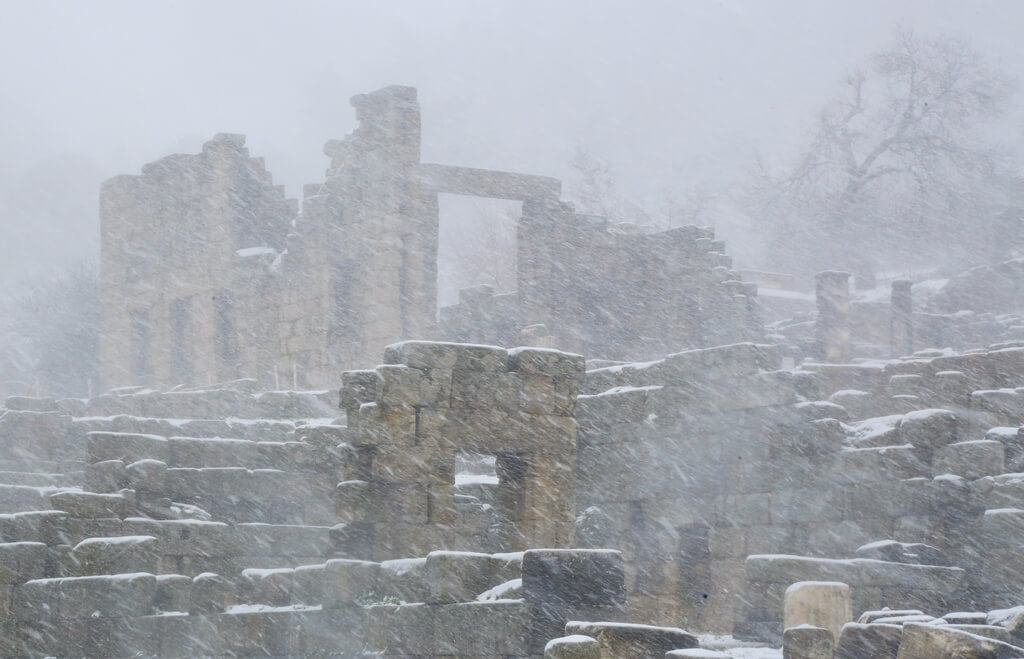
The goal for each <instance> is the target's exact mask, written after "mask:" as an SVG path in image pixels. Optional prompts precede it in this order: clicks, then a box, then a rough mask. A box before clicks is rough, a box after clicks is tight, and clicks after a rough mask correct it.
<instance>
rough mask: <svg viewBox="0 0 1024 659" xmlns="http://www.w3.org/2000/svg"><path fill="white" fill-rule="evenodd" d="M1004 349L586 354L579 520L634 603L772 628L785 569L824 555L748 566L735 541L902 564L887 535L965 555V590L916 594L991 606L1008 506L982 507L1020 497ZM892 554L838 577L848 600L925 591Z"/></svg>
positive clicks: (1011, 371) (771, 549) (764, 548)
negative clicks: (836, 354)
mask: <svg viewBox="0 0 1024 659" xmlns="http://www.w3.org/2000/svg"><path fill="white" fill-rule="evenodd" d="M1022 355H1024V349H1021V348H1010V349H1001V350H993V351H990V352H987V353H980V354H971V355H963V356H945V357H932V358H925V357H921V358H918V359H914V360H907V361H897V362H889V363H886V364H879V365H863V366H858V365H849V366H842V365H835V366H832V365H827V364H821V365H813V364H812V365H806V366H804V367H803V368H802V369H800V370H796V371H774V370H772V369H774V368H775V366H776V365H777V361H778V356H777V353H775V351H774V350H773V349H772V348H770V347H768V346H756V345H752V344H748V345H737V346H726V347H721V348H715V349H710V350H703V351H691V352H684V353H679V354H676V355H670V356H669V357H667V358H665V359H663V360H658V361H655V362H649V363H643V364H626V365H619V366H613V367H605V368H600V369H595V370H591V371H588V373H587V379H586V381H585V385H584V391H585V395H583V396H581V397H580V400H579V403H578V405H579V415H578V417H579V423H580V442H579V462H578V479H579V481H578V482H579V485H578V488H577V507H578V508H579V510H580V511H581V517H580V520H579V524H580V526H579V528H578V530H577V534H578V537H579V539H580V541H581V542H583V543H584V544H587V543H592V545H591V546H608V547H615V548H618V549H620V550H622V551H623V553H624V557H625V560H626V566H627V568H626V569H627V582H626V583H627V591H628V592H629V594H630V598H631V599H630V603H631V604H630V609H629V612H630V615H635V616H637V617H636V618H634V620H641V619H642V620H646V621H652V622H655V623H660V624H670V623H675V624H677V623H679V622H680V621H681V622H683V624H685V625H689V626H692V627H694V628H698V629H710V630H718V631H729V630H731V629H733V628H734V625H735V630H736V633H737V634H738V635H746V636H749V637H753V638H761V639H773V640H778V638H779V635H781V631H782V629H781V596H782V592H783V591H784V590H785V587H787V586H788V585H789V583H792V582H791V581H790V582H788V583H784V582H786V581H787V579H788V578H789V577H800V578H799V579H796V580H808V579H811V580H814V579H822V578H824V577H821V576H820V575H821V574H824V571H821V570H819V571H815V570H813V569H811V570H808V571H807V572H806V573H802V574H795V573H794V574H790V575H788V576H787V577H786V578H780V579H778V580H774V581H773V580H768V581H766V580H765V579H762V578H760V577H759V576H758V575H757V574H754V573H751V571H750V564H749V561H748V559H747V557H748V556H750V555H752V554H800V555H803V556H808V557H817V558H822V559H825V558H836V559H845V558H872V559H875V560H884V561H888V562H894V561H895V562H908V561H909V559H907V558H906V557H904V556H901V555H897V554H896V553H894V552H895V550H894V549H893V546H895V544H898V543H910V544H914V543H917V544H927V545H929V546H931V547H933V548H934V549H935V552H936V553H935V554H934V555H930V557H929V558H925V559H923V561H924V562H927V561H929V560H933V559H935V557H936V556H938V557H940V558H939V559H938V560H941V562H942V564H943V565H956V566H960V567H963V568H964V569H966V571H967V573H966V577H965V578H964V580H963V588H959V589H958V588H955V587H953V588H947V587H946V586H943V587H941V588H938V587H936V588H934V589H933V590H932V591H929V590H928V588H927V587H926V586H925V585H924V582H923V581H922V582H921V585H920V586H919V589H920V590H921V592H930V593H932V595H934V597H932V599H931V600H927V601H929V602H930V603H931V608H932V610H937V609H936V608H935V607H941V606H948V605H951V604H952V603H953V602H959V603H960V604H961V605H963V606H972V605H974V603H975V602H978V603H982V602H984V603H986V604H988V605H989V606H990V608H991V606H1009V605H1010V600H1012V596H1009V595H1007V593H1008V590H1012V589H1013V588H1016V587H1017V585H1016V584H1017V583H1018V580H1017V578H1016V577H1010V576H1009V574H1008V571H1011V570H1012V568H1006V569H1003V568H1001V567H1000V566H1001V565H1005V564H1007V559H1006V547H1007V546H1008V545H1007V541H1005V540H1002V539H1000V536H1001V535H1006V534H1009V532H1008V531H1007V532H1005V533H1004V532H998V533H997V532H995V531H992V532H985V529H987V528H992V529H995V528H996V526H998V525H1000V524H1003V523H1005V524H1006V525H1007V527H1008V528H1013V524H1015V523H1016V522H1015V520H1016V518H1015V517H1013V515H1012V514H1010V513H1001V512H994V510H995V511H998V509H999V508H1003V507H1008V506H1009V507H1013V506H1014V505H1016V504H1014V503H1011V502H1014V501H1016V502H1018V503H1019V500H1017V499H1015V497H1016V496H1017V489H1016V487H1017V486H1016V483H1017V482H1018V479H1017V477H1016V476H1014V475H1010V474H1013V473H1015V472H1016V471H1017V470H1019V469H1020V458H1019V457H1018V456H1019V455H1020V448H1019V447H1018V442H1019V441H1020V440H1019V430H1018V429H1019V427H1020V425H1021V423H1022V422H1024V416H1022V414H1024V406H1022V402H1024V398H1022V396H1021V390H1020V389H1019V388H1013V386H1012V385H1014V384H1015V383H1016V384H1018V385H1019V383H1020V382H1021V381H1022V380H1021V375H1020V373H1022V372H1024V371H1022V370H1021V369H1020V364H1019V362H1020V360H1021V359H1022ZM911 392H913V393H911ZM936 407H947V408H949V409H932V408H936ZM882 415H889V416H882ZM993 427H995V428H997V430H990V429H991V428H993ZM998 428H1005V430H998ZM1006 472H1010V474H1006ZM947 474H953V476H947ZM1004 474H1006V475H1004ZM968 492H974V493H975V494H973V495H970V496H969V495H968ZM1003 496H1005V498H1002V497H1003ZM986 511H988V512H986ZM1001 515H1009V516H1008V517H1002V516H1001ZM1011 537H1016V536H1013V535H1012V534H1011ZM879 542H880V543H882V545H878V546H885V547H888V548H889V549H887V550H886V551H884V552H883V551H881V550H879V549H877V548H873V543H879ZM1011 542H1012V541H1011ZM887 543H890V544H887ZM892 543H895V544H892ZM1009 564H1014V563H1012V562H1010V563H1009ZM897 572H898V570H897V569H896V568H892V567H886V568H885V569H883V570H882V574H884V575H889V576H891V577H892V579H893V580H892V581H891V582H889V583H888V587H887V588H875V589H873V590H871V589H869V590H864V589H863V588H862V587H861V586H863V585H864V583H866V582H863V581H854V582H853V583H851V585H853V586H854V591H855V594H856V601H857V603H858V605H861V606H865V607H866V606H872V607H881V606H883V605H888V606H913V605H923V604H922V602H925V601H926V599H925V598H924V596H921V595H918V591H915V590H914V589H912V588H911V589H908V588H907V587H906V586H901V585H900V584H901V583H902V582H901V581H900V579H902V577H899V575H898V574H897ZM919 572H922V573H923V572H925V571H924V570H920V571H919ZM992 574H995V575H997V576H996V578H994V579H993V577H992V576H991V575H992ZM816 575H817V576H816ZM880 578H882V579H884V578H889V577H880ZM910 578H912V579H914V578H918V577H913V576H911V577H910ZM918 579H919V578H918ZM877 580H878V579H876V582H877ZM919 581H920V579H919ZM938 581H942V580H941V579H940V580H938ZM945 581H950V580H948V579H947V580H945ZM872 583H873V584H874V585H878V584H877V583H875V582H872ZM931 583H937V582H936V580H934V579H933V580H932V581H931ZM1005 584H1010V585H1006V586H1004V585H1005ZM968 593H969V595H968ZM738 594H739V595H738ZM939 595H941V597H940V596H939ZM973 598H976V599H973ZM772 611H775V612H777V613H778V615H779V617H778V618H774V617H772V616H773V615H775V614H772V613H771V612H772Z"/></svg>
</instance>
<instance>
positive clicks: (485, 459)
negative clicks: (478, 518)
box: [455, 451, 498, 504]
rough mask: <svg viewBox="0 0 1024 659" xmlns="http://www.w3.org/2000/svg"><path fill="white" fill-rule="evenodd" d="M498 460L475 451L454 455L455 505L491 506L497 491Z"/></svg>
mask: <svg viewBox="0 0 1024 659" xmlns="http://www.w3.org/2000/svg"><path fill="white" fill-rule="evenodd" d="M497 464H498V458H497V456H495V455H490V454H487V453H480V452H477V451H459V452H458V453H456V454H455V496H456V503H480V504H492V503H493V502H494V497H495V493H496V492H497V489H498V473H497Z"/></svg>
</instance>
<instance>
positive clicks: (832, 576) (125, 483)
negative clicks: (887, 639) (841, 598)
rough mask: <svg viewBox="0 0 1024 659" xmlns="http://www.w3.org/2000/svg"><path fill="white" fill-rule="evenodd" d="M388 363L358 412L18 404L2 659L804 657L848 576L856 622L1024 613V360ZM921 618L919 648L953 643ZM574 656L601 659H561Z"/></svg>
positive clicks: (193, 404)
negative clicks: (799, 646) (896, 616)
mask: <svg viewBox="0 0 1024 659" xmlns="http://www.w3.org/2000/svg"><path fill="white" fill-rule="evenodd" d="M384 355H385V358H384V362H385V363H384V364H382V365H380V366H378V367H377V368H376V369H374V370H372V371H350V372H346V373H345V374H344V375H343V378H342V387H341V391H340V395H338V394H335V393H328V392H281V391H274V392H264V393H259V392H258V391H257V388H256V385H255V383H253V382H252V381H237V382H231V383H227V384H224V385H221V386H218V387H214V388H207V389H202V390H186V389H179V390H176V391H168V392H154V391H150V390H134V389H122V390H117V391H113V392H111V393H110V394H106V395H103V396H100V397H97V398H93V399H90V400H61V401H53V400H47V399H27V398H11V399H8V401H7V403H6V410H5V411H4V412H3V415H2V416H0V449H2V450H3V456H4V458H3V464H2V469H0V481H2V482H3V483H4V485H0V512H2V513H3V514H2V515H0V536H2V537H0V540H2V542H0V554H2V556H3V560H2V561H0V566H2V567H0V577H2V579H3V583H2V584H0V585H2V591H0V603H2V610H0V612H2V614H3V620H4V623H3V624H4V627H3V629H4V633H3V635H2V638H3V639H4V643H6V644H7V646H6V647H4V648H2V651H0V655H4V654H7V655H11V656H25V655H28V656H35V655H37V654H38V655H45V654H54V655H62V656H64V655H67V656H75V654H76V653H80V655H81V656H90V655H91V656H96V655H103V656H116V655H117V654H118V653H119V652H122V651H123V650H124V649H125V648H133V649H135V650H136V651H138V652H140V653H142V654H144V655H150V656H174V655H175V653H180V655H195V654H207V653H210V654H258V653H269V654H277V655H289V656H301V655H310V654H315V653H317V652H321V651H329V649H330V648H333V649H334V650H335V651H339V652H341V653H342V655H343V656H345V653H349V654H351V656H358V655H357V652H364V651H365V652H377V653H384V654H385V656H387V655H388V653H389V652H390V653H392V654H391V656H409V655H410V654H415V655H422V656H450V655H451V654H456V655H460V656H494V654H498V653H499V649H500V654H504V655H507V656H523V657H526V656H540V654H542V653H543V652H544V646H545V645H546V644H547V642H548V641H550V640H552V639H555V638H561V637H563V635H568V637H572V638H575V637H589V638H593V639H594V640H595V642H596V643H597V646H596V647H597V648H598V650H597V651H598V653H599V654H597V655H592V656H605V657H606V656H631V655H628V654H621V653H623V652H627V651H626V650H622V649H621V647H625V646H621V645H616V644H621V643H626V646H628V647H633V648H643V647H647V648H653V647H662V646H660V645H658V644H659V643H663V642H666V641H664V639H666V638H674V639H679V638H683V637H681V636H679V635H678V634H684V633H685V632H682V631H681V630H680V629H679V628H682V629H689V630H698V631H703V632H718V633H728V632H732V633H733V634H734V635H736V636H737V637H739V638H746V639H751V640H754V639H756V640H761V641H767V642H773V643H776V644H778V643H781V642H782V641H783V638H784V637H783V627H784V620H783V619H784V599H785V594H786V591H787V589H789V587H790V586H791V585H792V584H793V583H796V582H807V581H812V582H821V581H827V582H840V583H843V584H846V585H847V586H848V587H849V592H850V597H851V602H852V610H853V614H854V616H859V615H860V614H861V612H863V611H869V610H879V609H882V608H883V607H890V610H915V611H921V612H922V613H921V614H919V615H921V616H932V617H934V618H941V619H944V620H947V619H946V618H944V617H943V616H945V615H946V614H947V612H949V611H993V610H998V609H1009V608H1012V607H1016V606H1019V605H1020V604H1021V602H1020V593H1021V592H1024V583H1022V577H1021V575H1022V574H1024V569H1021V568H1022V566H1021V565H1020V559H1019V556H1020V553H1021V552H1020V548H1021V547H1022V546H1024V487H1022V485H1024V475H1022V474H1021V473H1019V472H1020V471H1021V470H1022V469H1024V464H1022V463H1024V432H1022V426H1024V387H1022V386H1021V385H1022V384H1024V382H1022V378H1024V376H1022V374H1024V346H1012V345H1003V346H995V347H993V348H991V349H989V350H985V351H977V352H973V353H968V354H961V355H956V354H952V353H949V352H943V353H928V352H926V353H922V354H919V355H916V356H912V357H911V358H907V359H902V360H888V361H884V362H861V363H856V364H845V365H844V364H826V363H821V364H815V363H807V364H804V365H803V366H801V367H799V368H796V369H790V370H782V369H780V368H779V366H780V362H781V358H780V355H779V352H778V350H777V348H775V347H773V346H769V345H760V344H752V343H746V344H736V345H727V346H719V347H715V348H709V349H701V350H691V351H686V352H681V353H675V354H671V355H668V356H667V357H665V358H663V359H660V360H657V361H652V362H644V363H624V364H614V365H608V364H607V362H604V363H602V364H596V365H594V367H593V368H591V369H590V370H587V371H585V372H584V369H585V364H584V361H583V358H582V357H580V356H578V355H573V354H570V353H564V352H559V351H555V350H550V349H538V348H516V349H504V348H498V347H494V346H485V345H463V344H451V343H430V342H422V341H411V342H404V343H399V344H395V345H392V346H390V347H388V348H387V349H386V350H385V352H384ZM336 401H340V406H341V408H342V409H341V410H339V409H338V404H337V402H336ZM542 547H547V548H549V549H545V550H544V551H539V549H540V548H542ZM523 551H525V552H526V553H525V554H523V553H522V552H523ZM530 556H534V557H536V559H537V560H538V561H539V563H537V564H536V568H535V571H531V569H528V567H527V564H528V563H529V561H530V560H534V559H529V557H530ZM407 557H418V558H407ZM545 561H547V562H545ZM538 574H539V575H542V576H540V577H538V576H537V575H538ZM531 575H532V576H531ZM519 579H521V580H522V581H521V582H520V581H517V580H519ZM609 579H610V581H608V580H609ZM346 589H347V590H346ZM588 589H589V590H588ZM563 590H565V591H566V593H569V594H566V593H563V592H562V591H563ZM339 592H343V593H347V594H339ZM401 602H405V603H407V604H406V605H401V604H400V603H401ZM914 615H918V614H914ZM97 620H99V621H98V622H97ZM573 621H577V623H578V624H576V623H574V625H568V623H570V622H573ZM587 621H589V622H587ZM917 622H920V621H919V620H904V621H902V623H906V624H905V625H903V626H902V627H898V629H900V630H902V632H901V633H902V634H903V636H902V638H903V639H904V641H903V642H904V644H905V645H906V646H907V647H908V648H911V649H913V648H915V647H924V648H934V647H937V646H935V645H934V643H937V642H939V641H935V640H934V639H930V638H929V639H923V640H922V639H920V638H918V637H919V636H921V635H922V634H925V635H927V634H931V633H932V630H931V627H935V626H937V625H938V624H939V623H933V624H930V627H929V628H928V629H926V630H925V631H923V632H922V631H920V630H917V629H916V628H914V627H913V626H912V624H913V623H917ZM925 622H926V623H930V621H925ZM947 622H948V620H947ZM598 623H603V624H598ZM639 623H643V624H639ZM902 623H901V624H902ZM645 624H647V625H649V624H654V625H659V626H660V627H657V628H647V627H645V626H644V625H645ZM858 624H861V625H862V626H864V625H867V626H868V627H871V625H868V623H858ZM878 624H879V625H890V626H891V623H889V622H882V623H878ZM958 624H959V623H958ZM1007 624H1009V623H1007ZM588 625H589V626H588ZM1003 627H1006V625H1003ZM1007 628H1008V627H1007ZM673 629H674V630H675V631H664V630H673ZM850 629H851V630H852V631H850V632H849V634H856V633H858V632H857V631H856V630H858V629H860V628H859V627H858V628H854V627H851V628H850ZM339 630H344V631H343V632H340V631H339ZM653 630H660V631H653ZM886 630H888V627H886V628H881V627H879V628H878V629H875V628H871V629H869V630H868V631H866V632H863V633H864V634H867V635H868V636H870V637H871V638H874V636H871V635H881V636H885V634H890V636H891V633H890V632H889V631H886ZM960 631H964V630H960ZM967 631H968V632H970V633H972V634H973V633H974V632H972V631H970V630H967ZM976 631H977V630H976ZM980 631H983V632H986V633H987V634H988V635H989V636H990V637H991V636H992V635H993V634H997V632H989V631H987V630H980ZM946 632H949V633H954V630H953V628H950V629H948V630H945V629H944V630H941V631H940V632H934V633H946ZM956 633H959V632H956ZM1007 633H1010V632H1007ZM845 634H847V629H846V628H843V630H842V634H840V638H838V639H835V649H836V651H837V652H839V649H840V648H841V647H843V643H844V641H843V639H842V638H841V637H842V636H843V635H845ZM908 634H909V636H908ZM998 634H1002V632H999V633H998ZM975 635H977V634H975ZM982 635H984V634H982ZM1011 636H1012V634H1011ZM790 638H791V639H792V642H793V643H796V642H797V640H796V639H799V638H803V639H804V640H807V639H808V638H809V639H811V640H813V639H814V638H817V637H815V636H814V634H811V633H810V632H808V633H804V634H802V635H801V634H799V633H793V634H790ZM623 639H626V640H623ZM629 639H633V640H629ZM659 639H661V640H659ZM915 639H917V640H915ZM956 639H959V637H956V638H955V639H954V641H955V640H956ZM994 640H995V641H998V642H1001V643H1011V642H1015V639H1014V638H1012V637H1011V638H1010V639H1009V640H1007V639H1006V638H1004V637H1002V636H1001V637H1000V638H995V639H994ZM673 642H675V641H673ZM807 642H808V643H810V641H807ZM853 642H854V641H850V643H853ZM856 642H858V643H865V642H867V641H864V640H863V638H861V640H858V641H856ZM950 642H953V641H950ZM986 642H987V641H986ZM574 645H581V647H584V646H585V647H591V648H593V647H594V646H593V645H587V642H580V643H576V642H575V641H574V642H569V641H559V642H558V643H555V644H554V646H553V647H554V648H556V649H557V648H558V647H562V650H563V651H568V650H566V648H567V647H574ZM812 645H813V643H812ZM1000 647H1002V646H1000ZM175 648H181V649H175ZM203 648H206V650H204V649H203ZM602 648H603V649H602ZM615 648H620V649H615ZM670 649H672V650H673V654H672V655H671V656H691V655H692V653H693V652H694V651H696V649H695V648H693V647H692V646H691V647H690V648H689V649H686V648H684V647H682V646H679V647H676V648H670ZM552 651H553V652H554V651H556V650H552ZM700 651H701V652H711V650H709V649H701V650H700ZM928 651H931V650H920V649H917V650H914V652H915V653H917V654H908V653H910V652H911V650H909V649H908V650H906V651H904V650H903V649H902V646H900V649H899V652H904V653H905V654H906V656H907V657H916V656H926V654H922V653H926V652H928ZM628 652H633V650H628ZM636 652H640V654H637V655H636V656H653V655H651V654H650V652H652V651H651V650H644V651H641V650H636ZM642 652H648V654H646V655H645V654H643V653H642ZM721 652H722V653H725V656H729V655H728V650H727V649H723V650H721ZM600 653H603V654H600ZM685 653H690V654H689V655H688V654H685ZM180 655H179V656H180ZM692 656H700V655H692ZM837 656H842V655H837ZM850 656H855V655H850ZM893 656H895V655H893ZM934 656H958V655H955V654H948V655H943V654H941V653H940V654H937V655H934ZM965 656H966V655H965ZM979 656H989V655H979ZM992 656H996V655H992ZM1000 656H1001V655H1000ZM1008 656H1012V655H1008Z"/></svg>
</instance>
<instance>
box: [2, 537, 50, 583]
mask: <svg viewBox="0 0 1024 659" xmlns="http://www.w3.org/2000/svg"><path fill="white" fill-rule="evenodd" d="M44 576H46V545H45V544H43V543H41V542H7V543H0V584H3V585H6V584H19V583H24V582H26V581H31V580H33V579H41V578H43V577H44Z"/></svg>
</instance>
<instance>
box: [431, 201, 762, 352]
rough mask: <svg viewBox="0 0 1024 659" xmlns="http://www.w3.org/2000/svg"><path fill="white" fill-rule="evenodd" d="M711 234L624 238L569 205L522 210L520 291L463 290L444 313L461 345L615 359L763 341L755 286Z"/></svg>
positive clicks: (689, 230)
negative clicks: (515, 346)
mask: <svg viewBox="0 0 1024 659" xmlns="http://www.w3.org/2000/svg"><path fill="white" fill-rule="evenodd" d="M724 249H725V248H724V244H723V243H721V242H719V241H715V240H714V231H713V230H712V229H711V228H709V227H696V226H685V227H678V228H676V229H672V230H669V231H661V232H657V233H638V232H633V233H623V232H619V231H616V227H615V225H613V224H611V223H610V222H609V221H608V220H607V219H606V218H597V217H592V216H586V215H577V214H576V213H574V212H573V210H572V206H571V205H569V204H565V203H561V202H557V201H554V200H529V201H527V202H526V203H524V204H523V216H522V218H521V220H520V224H519V240H518V264H519V267H518V290H517V291H516V292H515V293H508V292H501V293H499V294H497V295H493V296H491V295H488V292H487V291H484V290H479V289H478V290H473V291H466V292H465V294H462V295H460V303H459V304H458V305H455V306H452V307H446V308H444V309H442V310H441V329H442V331H443V332H444V333H445V334H446V336H447V337H448V338H451V339H453V340H458V341H483V342H497V343H516V342H520V341H524V340H525V341H530V344H531V345H535V344H536V343H535V342H536V341H538V340H540V341H543V344H544V345H550V346H554V347H558V348H560V349H564V350H571V351H574V352H579V353H582V354H586V355H588V356H591V357H603V358H608V359H626V360H638V359H652V358H656V357H658V356H661V355H664V354H665V353H667V352H671V351H673V350H679V349H682V348H698V347H703V346H711V345H721V344H727V343H735V342H738V341H752V340H758V339H760V338H761V337H762V336H763V321H762V319H761V310H760V306H759V304H758V302H757V287H756V286H754V285H753V284H747V283H744V282H742V281H741V280H740V275H739V274H738V273H737V272H735V271H734V270H732V269H731V265H732V261H731V259H730V258H729V257H728V256H726V255H725V254H724Z"/></svg>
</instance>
